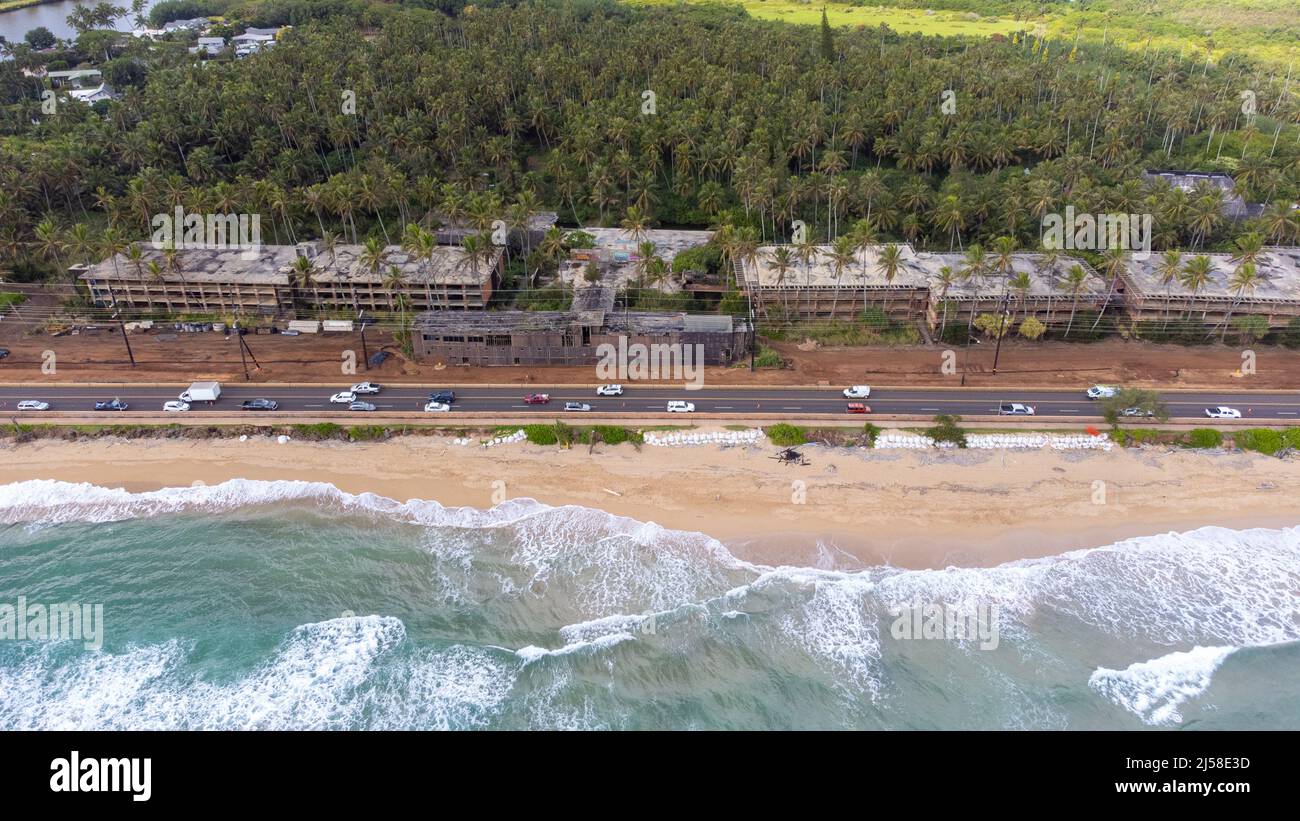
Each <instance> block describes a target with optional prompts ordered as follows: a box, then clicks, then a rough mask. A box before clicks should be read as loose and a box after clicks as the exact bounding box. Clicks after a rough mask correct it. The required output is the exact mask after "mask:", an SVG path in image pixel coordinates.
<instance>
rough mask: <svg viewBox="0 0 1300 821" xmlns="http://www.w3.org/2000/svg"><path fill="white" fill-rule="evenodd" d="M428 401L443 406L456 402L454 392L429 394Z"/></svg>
mask: <svg viewBox="0 0 1300 821" xmlns="http://www.w3.org/2000/svg"><path fill="white" fill-rule="evenodd" d="M429 401H430V402H440V403H442V404H444V405H450V404H451V403H452V402H455V401H456V392H455V391H438V392H436V393H431V394H429Z"/></svg>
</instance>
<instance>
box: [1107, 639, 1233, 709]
mask: <svg viewBox="0 0 1300 821" xmlns="http://www.w3.org/2000/svg"><path fill="white" fill-rule="evenodd" d="M1236 649H1237V648H1235V647H1194V648H1192V649H1191V650H1187V651H1185V652H1177V653H1169V654H1168V655H1164V656H1161V657H1160V658H1157V659H1152V660H1151V661H1140V662H1136V663H1134V664H1130V665H1129V666H1128V667H1127V668H1125V669H1123V670H1109V669H1107V668H1105V667H1099V668H1097V670H1096V671H1095V672H1093V674H1092V675H1091V676H1089V677H1088V686H1090V687H1092V688H1093V689H1094V690H1096V691H1097V692H1098V693H1100V694H1101V695H1103V696H1105V697H1106V698H1108V699H1110V700H1111V701H1113V702H1115V703H1116V704H1118V705H1119V706H1121V707H1123V708H1124V709H1126V710H1129V711H1130V712H1132V713H1133V714H1134V715H1136V716H1137V717H1138V718H1140V719H1142V721H1143V722H1145V723H1147V724H1178V723H1181V722H1182V720H1183V717H1182V715H1181V714H1180V713H1179V712H1178V707H1179V705H1181V704H1182V703H1183V702H1185V701H1187V699H1189V698H1195V697H1196V696H1199V695H1200V694H1201V693H1203V692H1205V690H1206V688H1208V687H1209V686H1210V679H1211V677H1212V676H1213V675H1214V671H1215V670H1217V669H1219V665H1221V664H1223V660H1224V659H1226V658H1227V657H1228V656H1229V655H1231V654H1232V653H1233V651H1235V650H1236Z"/></svg>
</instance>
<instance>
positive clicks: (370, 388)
mask: <svg viewBox="0 0 1300 821" xmlns="http://www.w3.org/2000/svg"><path fill="white" fill-rule="evenodd" d="M381 387H382V386H381V385H376V384H375V383H374V382H358V383H357V384H355V385H353V386H352V392H353V393H379V389H380V388H381Z"/></svg>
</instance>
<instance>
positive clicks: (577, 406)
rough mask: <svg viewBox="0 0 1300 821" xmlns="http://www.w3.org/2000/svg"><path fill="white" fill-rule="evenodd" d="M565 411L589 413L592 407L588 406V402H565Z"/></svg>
mask: <svg viewBox="0 0 1300 821" xmlns="http://www.w3.org/2000/svg"><path fill="white" fill-rule="evenodd" d="M564 409H565V410H566V411H589V410H591V405H588V404H587V403H586V402H565V403H564Z"/></svg>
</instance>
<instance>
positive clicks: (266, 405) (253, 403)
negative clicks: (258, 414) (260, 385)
mask: <svg viewBox="0 0 1300 821" xmlns="http://www.w3.org/2000/svg"><path fill="white" fill-rule="evenodd" d="M239 407H241V408H243V409H244V410H275V409H276V408H278V407H280V405H279V404H278V403H276V402H275V400H273V399H246V400H245V401H244V402H242V403H240V405H239Z"/></svg>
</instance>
